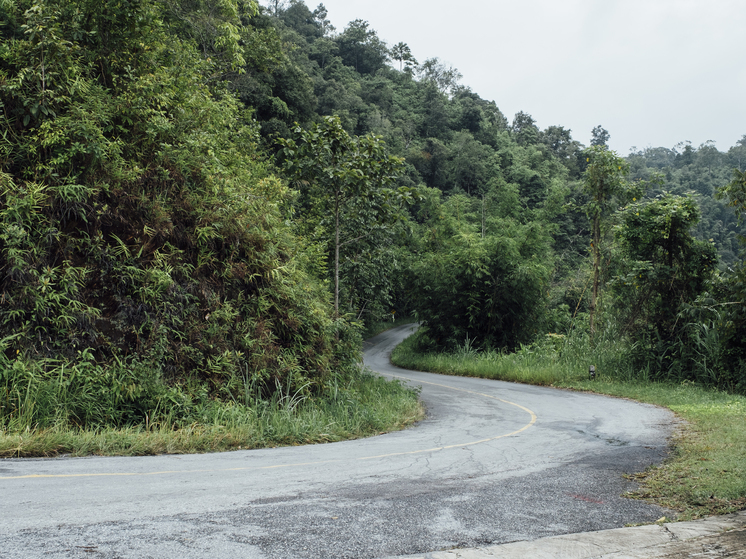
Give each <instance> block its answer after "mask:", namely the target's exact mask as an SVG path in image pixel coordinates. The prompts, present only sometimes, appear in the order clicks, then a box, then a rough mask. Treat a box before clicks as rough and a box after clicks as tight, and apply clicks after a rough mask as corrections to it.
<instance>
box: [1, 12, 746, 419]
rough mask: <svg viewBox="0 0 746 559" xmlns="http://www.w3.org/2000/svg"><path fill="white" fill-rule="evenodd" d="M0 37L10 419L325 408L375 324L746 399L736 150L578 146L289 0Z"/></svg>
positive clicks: (17, 22) (112, 16) (440, 342)
mask: <svg viewBox="0 0 746 559" xmlns="http://www.w3.org/2000/svg"><path fill="white" fill-rule="evenodd" d="M0 33H1V34H2V42H1V43H0V103H1V104H2V105H1V106H2V116H1V117H0V119H1V120H0V129H1V130H2V142H1V143H0V162H1V164H2V167H1V168H0V185H1V188H0V197H1V199H0V220H2V229H1V230H0V271H1V272H2V273H1V274H0V292H1V295H0V370H1V371H2V372H0V375H1V376H0V418H4V419H3V421H5V422H6V423H7V422H8V421H10V418H12V417H13V416H14V415H15V416H16V417H17V416H18V415H19V414H21V413H22V411H21V410H22V409H26V411H25V412H23V413H27V412H28V405H29V404H28V391H29V390H30V387H31V386H35V387H36V389H37V390H39V391H40V392H39V394H41V393H42V392H43V391H44V390H45V389H44V386H47V385H48V384H49V383H51V382H52V381H53V380H54V382H56V383H57V385H56V386H58V387H59V386H60V383H63V384H64V386H66V387H67V388H66V390H69V391H70V392H73V391H79V392H81V393H83V392H84V393H85V394H86V396H85V397H86V398H89V399H93V400H96V401H101V402H104V403H103V404H102V405H100V406H98V407H97V408H96V409H97V410H98V411H96V412H95V414H93V415H90V414H91V413H93V412H90V411H83V410H90V408H88V407H85V406H83V405H81V406H80V407H79V408H75V406H73V407H72V408H71V409H70V411H69V417H68V419H69V421H71V422H73V423H76V424H80V425H86V424H100V423H107V422H108V423H111V424H115V425H124V424H128V423H131V422H138V421H142V419H143V418H144V417H147V416H148V415H149V414H150V415H151V416H152V414H153V413H155V412H156V411H157V410H158V409H163V408H164V407H169V408H172V409H174V408H175V409H180V410H183V411H182V412H180V413H183V414H184V417H190V415H189V414H190V409H192V408H193V407H194V406H196V405H197V402H199V401H201V400H204V399H206V398H207V399H217V400H221V399H222V400H227V401H228V400H231V399H233V400H236V398H237V397H238V395H240V394H241V393H242V391H245V389H246V386H247V384H251V386H252V387H259V391H260V393H261V394H262V395H263V397H270V396H271V395H272V394H273V393H276V392H277V391H282V390H285V391H286V392H287V393H290V392H291V391H292V392H294V393H298V392H301V393H304V394H311V395H313V394H318V393H321V392H323V391H325V390H328V389H330V387H333V386H337V384H338V383H339V382H340V380H344V379H345V378H349V376H350V375H352V374H354V371H355V370H357V366H358V365H357V363H358V360H359V344H360V332H361V329H362V328H363V327H365V326H368V325H371V324H373V323H375V322H378V321H381V320H391V318H392V316H393V315H399V316H401V315H412V316H415V317H417V318H418V319H419V320H420V321H421V322H422V323H423V325H424V330H423V332H424V334H423V335H421V336H420V343H421V344H423V345H424V346H427V347H429V348H437V349H443V350H449V349H454V348H458V347H462V346H464V344H466V345H468V346H470V347H472V346H473V347H476V348H484V349H499V350H504V351H511V350H513V349H516V348H518V347H521V346H526V345H530V344H532V343H540V342H541V340H543V339H544V338H545V337H546V336H547V335H552V336H559V337H560V338H563V337H570V336H586V337H589V338H590V339H591V340H592V339H593V338H594V337H595V336H597V335H598V332H599V331H600V330H606V331H610V330H613V331H614V332H616V333H617V334H618V336H619V337H621V338H623V339H625V340H627V342H628V347H629V351H628V354H627V356H626V357H627V359H628V360H629V362H630V363H633V364H634V367H637V368H639V369H640V370H646V371H648V373H650V372H651V371H652V374H653V376H655V377H657V378H662V379H678V380H683V379H689V380H692V381H696V382H702V383H706V384H711V385H715V386H718V387H721V388H726V389H730V390H738V391H743V390H746V353H745V349H746V346H744V343H743V340H744V339H746V337H745V336H744V334H746V323H745V319H746V313H745V311H746V308H745V307H744V301H745V299H744V296H745V295H746V293H745V291H744V285H745V284H744V279H745V278H744V271H743V267H742V263H743V252H742V248H741V245H740V241H741V240H742V238H743V235H744V232H746V230H744V228H743V226H742V224H741V222H740V221H739V219H738V212H740V211H743V210H744V209H745V207H746V204H745V201H744V190H745V189H746V184H745V183H744V174H743V169H744V168H746V136H744V138H743V139H742V140H741V141H740V142H739V143H738V145H736V146H734V147H732V148H730V149H729V150H728V151H727V152H721V151H719V150H717V149H716V148H715V147H714V146H713V145H711V144H704V145H702V146H699V147H694V146H692V145H690V144H688V143H682V144H680V145H677V146H675V147H673V148H671V149H667V148H647V149H644V150H641V151H637V150H633V152H632V153H631V154H630V155H629V156H628V157H620V156H619V155H617V154H616V153H614V152H612V151H610V150H609V149H608V148H607V147H606V143H607V141H608V137H609V133H608V132H607V131H606V130H604V129H603V128H602V127H601V126H599V127H597V128H595V129H594V130H593V140H592V142H591V143H592V145H591V146H589V147H586V146H584V145H582V144H581V143H579V142H578V141H576V140H573V138H572V135H571V131H570V130H568V129H566V128H564V127H562V126H559V125H557V126H549V127H548V128H546V129H544V130H541V129H540V128H539V127H538V126H537V125H536V122H535V121H534V119H533V118H532V117H531V116H530V115H529V114H526V113H524V112H519V113H518V114H516V115H514V116H513V117H512V119H509V118H508V117H506V116H505V115H504V114H503V113H502V112H501V111H500V110H499V108H498V107H497V105H496V104H495V102H493V101H487V100H484V99H482V98H481V97H480V96H479V95H478V94H477V93H475V92H473V91H471V90H470V89H469V88H468V87H467V86H466V85H463V84H461V83H460V80H461V76H460V74H459V72H458V70H457V69H455V68H452V67H449V66H447V65H446V64H444V63H443V62H442V61H440V60H439V59H438V58H430V59H427V60H424V61H422V62H419V61H417V60H415V59H414V57H413V56H412V53H411V51H410V49H409V47H408V46H407V44H406V43H405V42H399V43H397V44H394V45H389V44H387V43H386V42H384V41H383V40H382V39H381V38H380V37H378V35H377V33H376V32H375V30H373V29H371V28H370V25H369V24H368V23H367V22H365V21H361V20H355V21H352V22H350V23H349V24H348V25H347V26H346V27H345V29H343V30H336V29H334V28H333V27H332V26H331V24H330V22H329V20H328V14H327V11H326V9H325V8H324V6H323V5H319V6H318V7H317V8H315V9H312V8H310V7H308V6H306V4H304V3H303V2H301V1H299V0H290V1H289V2H287V3H282V2H273V3H272V4H271V6H270V7H262V6H259V5H258V4H257V3H256V2H254V1H253V0H219V1H215V0H213V1H207V0H165V1H156V0H103V1H101V0H96V1H93V0H0ZM402 39H406V38H402ZM55 379H56V380H55ZM45 383H46V384H45ZM3 387H4V388H3ZM50 390H51V389H50ZM24 395H26V396H24ZM24 398H25V399H24ZM24 406H26V408H24ZM86 414H89V415H86ZM38 421H41V419H40V418H37V422H38Z"/></svg>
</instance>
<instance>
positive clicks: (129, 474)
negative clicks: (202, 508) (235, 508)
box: [0, 375, 538, 480]
mask: <svg viewBox="0 0 746 559" xmlns="http://www.w3.org/2000/svg"><path fill="white" fill-rule="evenodd" d="M387 376H391V377H394V378H398V379H404V380H411V381H413V382H419V383H422V384H430V385H433V386H440V387H441V388H448V389H450V390H456V391H459V392H467V393H469V394H475V395H477V396H483V397H485V398H489V399H491V400H497V401H498V402H502V403H504V404H509V405H511V406H515V407H517V408H519V409H521V410H523V411H525V412H526V413H528V414H529V415H531V421H529V422H528V423H527V424H526V425H524V426H523V427H521V428H520V429H518V430H516V431H513V432H511V433H505V434H503V435H497V436H495V437H489V438H487V439H480V440H478V441H472V442H468V443H461V444H452V445H448V446H439V447H435V448H427V449H422V450H411V451H408V452H393V453H391V454H377V455H375V456H362V457H359V458H354V459H353V460H375V459H377V458H390V457H393V456H410V455H413V454H424V453H426V452H440V451H442V450H449V449H452V448H464V447H467V446H473V445H477V444H483V443H488V442H490V441H496V440H498V439H504V438H506V437H512V436H514V435H517V434H518V433H521V432H523V431H525V430H526V429H528V428H529V427H531V426H532V425H534V424H535V423H536V421H537V419H538V418H537V416H536V414H535V413H534V412H533V411H531V410H530V409H528V408H526V407H524V406H521V405H520V404H516V403H514V402H510V401H508V400H503V399H501V398H497V397H495V396H491V395H489V394H484V393H482V392H475V391H473V390H466V389H465V388H456V387H455V386H448V385H447V384H438V383H436V382H427V381H423V380H417V381H415V380H414V379H411V378H408V377H400V376H397V375H387ZM257 450H258V449H257ZM343 461H344V460H341V459H339V460H321V461H318V462H298V463H292V464H274V465H272V466H245V467H238V468H220V469H212V470H205V469H201V470H164V471H159V472H139V473H138V472H111V473H87V474H30V475H25V476H6V477H2V476H0V480H12V479H66V478H81V477H146V476H163V475H173V474H200V473H205V474H209V473H220V472H245V471H258V470H274V469H280V468H293V467H295V468H297V467H301V466H319V465H323V464H336V463H339V462H343Z"/></svg>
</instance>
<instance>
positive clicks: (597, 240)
mask: <svg viewBox="0 0 746 559" xmlns="http://www.w3.org/2000/svg"><path fill="white" fill-rule="evenodd" d="M600 245H601V216H600V215H598V214H596V215H595V216H594V217H593V292H592V293H591V308H590V315H591V339H593V336H594V335H595V333H596V325H595V318H596V304H597V301H598V284H599V278H600V275H601V274H600V269H601V246H600Z"/></svg>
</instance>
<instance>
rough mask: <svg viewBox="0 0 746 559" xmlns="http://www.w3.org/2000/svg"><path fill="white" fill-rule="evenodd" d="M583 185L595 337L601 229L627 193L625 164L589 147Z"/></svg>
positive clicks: (613, 154)
mask: <svg viewBox="0 0 746 559" xmlns="http://www.w3.org/2000/svg"><path fill="white" fill-rule="evenodd" d="M585 153H586V162H587V163H588V167H587V168H586V170H585V174H584V180H583V186H584V188H585V191H586V192H587V194H588V195H589V196H590V197H591V199H590V201H589V202H588V204H587V205H586V213H587V214H588V218H589V219H590V220H591V253H592V255H593V291H592V293H591V305H590V331H591V336H593V335H594V334H595V330H596V325H595V317H596V309H597V305H598V294H599V284H600V277H601V239H602V234H601V226H602V221H603V220H604V218H606V217H607V216H608V215H609V213H610V212H611V210H612V209H613V208H614V204H615V202H616V201H618V200H619V199H621V198H623V197H624V196H625V195H626V193H627V191H628V186H627V185H628V183H627V181H626V178H625V177H626V176H627V173H628V171H629V167H628V165H627V162H626V161H625V160H624V159H622V158H621V157H619V156H618V155H617V154H616V152H614V151H611V150H609V149H608V148H607V147H606V146H591V147H589V148H588V149H587V150H586V152H585Z"/></svg>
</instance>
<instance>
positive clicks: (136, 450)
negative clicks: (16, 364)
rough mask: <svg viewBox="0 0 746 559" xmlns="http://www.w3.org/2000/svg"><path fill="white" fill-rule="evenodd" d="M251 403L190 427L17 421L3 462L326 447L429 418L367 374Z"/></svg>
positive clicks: (210, 404) (391, 385)
mask: <svg viewBox="0 0 746 559" xmlns="http://www.w3.org/2000/svg"><path fill="white" fill-rule="evenodd" d="M0 388H2V387H1V386H0ZM60 390H64V388H63V387H60ZM29 396H30V397H31V398H32V399H33V394H29ZM247 399H248V401H246V402H229V403H225V402H217V401H207V402H205V403H204V404H203V405H201V406H198V407H196V408H195V409H194V410H193V411H192V412H191V414H190V418H189V421H184V420H183V419H182V420H179V421H175V420H174V419H173V417H172V416H171V415H170V414H169V413H167V412H166V413H163V414H160V415H159V417H158V418H157V419H155V420H154V421H152V422H150V421H148V422H147V423H146V424H145V425H132V426H126V427H122V428H95V426H88V427H87V428H85V429H81V428H74V427H70V425H69V423H64V424H59V425H52V426H48V427H44V428H41V427H38V426H35V425H31V424H25V425H24V418H23V417H16V418H14V419H13V420H11V421H10V422H9V423H8V424H6V425H0V457H5V458H8V457H30V456H56V455H60V454H69V455H72V456H85V455H91V454H99V455H128V456H137V455H149V454H164V453H174V454H180V453H194V452H217V451H226V450H238V449H249V448H262V447H274V446H281V445H299V444H310V443H326V442H333V441H339V440H344V439H354V438H359V437H365V436H370V435H376V434H380V433H383V432H387V431H393V430H397V429H402V428H404V427H405V426H407V425H409V424H411V423H413V422H415V421H417V420H419V419H421V418H422V416H423V409H422V406H421V405H420V404H419V402H418V400H417V393H416V392H415V391H413V390H410V389H408V388H405V387H404V386H402V385H401V384H400V383H398V382H389V381H386V380H384V379H383V378H381V377H378V376H376V375H372V374H369V373H364V372H361V373H360V374H358V375H356V378H353V379H350V380H349V381H348V383H347V385H345V386H340V387H338V388H335V389H333V390H330V391H328V392H327V393H326V394H324V395H323V396H320V397H315V398H306V397H301V396H297V395H296V396H293V395H292V394H286V395H284V396H275V397H274V398H272V400H271V401H264V400H261V399H259V398H255V397H254V395H252V394H247Z"/></svg>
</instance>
